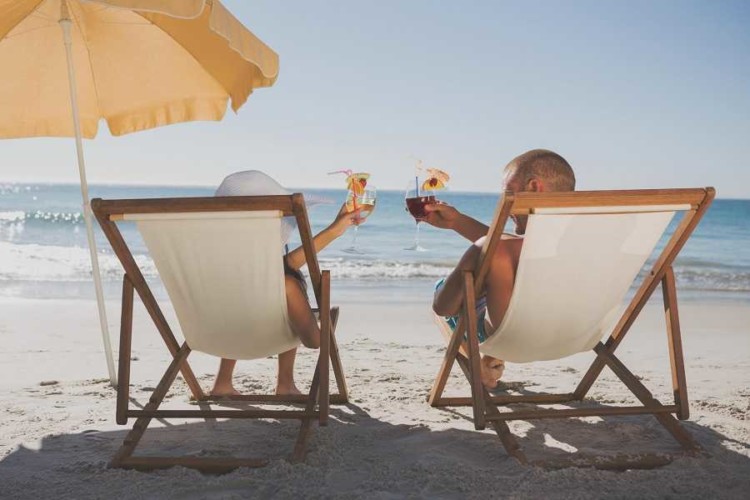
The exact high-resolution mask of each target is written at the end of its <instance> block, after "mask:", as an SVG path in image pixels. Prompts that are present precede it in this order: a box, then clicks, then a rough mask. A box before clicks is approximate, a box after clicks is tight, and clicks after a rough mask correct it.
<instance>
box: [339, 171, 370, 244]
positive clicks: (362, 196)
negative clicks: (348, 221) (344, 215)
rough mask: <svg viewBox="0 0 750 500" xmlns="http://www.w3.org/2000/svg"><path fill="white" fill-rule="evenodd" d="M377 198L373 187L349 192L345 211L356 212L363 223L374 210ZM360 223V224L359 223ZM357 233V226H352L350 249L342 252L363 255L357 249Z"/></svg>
mask: <svg viewBox="0 0 750 500" xmlns="http://www.w3.org/2000/svg"><path fill="white" fill-rule="evenodd" d="M377 198H378V191H377V189H376V188H375V186H371V185H369V184H368V185H367V187H365V188H364V190H363V191H362V192H361V193H359V194H355V193H354V192H353V191H349V192H348V193H347V197H346V209H347V210H348V211H350V212H351V211H353V210H357V209H358V208H359V209H360V211H359V218H360V219H361V220H362V221H363V220H364V219H366V218H367V217H369V216H370V214H371V213H372V212H373V210H375V204H376V202H377ZM360 223H361V222H360ZM358 231H359V224H356V225H355V226H354V234H353V235H352V244H351V246H350V247H348V248H345V249H344V251H345V252H348V253H364V252H363V251H361V250H359V249H358V248H357V232H358Z"/></svg>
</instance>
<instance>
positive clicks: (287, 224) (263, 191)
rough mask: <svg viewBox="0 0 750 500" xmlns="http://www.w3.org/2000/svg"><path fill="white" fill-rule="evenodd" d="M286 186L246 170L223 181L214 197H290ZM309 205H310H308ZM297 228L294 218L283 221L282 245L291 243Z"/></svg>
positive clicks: (288, 217) (253, 171)
mask: <svg viewBox="0 0 750 500" xmlns="http://www.w3.org/2000/svg"><path fill="white" fill-rule="evenodd" d="M289 194H292V191H289V190H288V189H286V188H285V187H284V186H282V185H281V184H279V183H278V182H276V180H275V179H273V178H272V177H271V176H269V175H268V174H266V173H265V172H261V171H260V170H244V171H242V172H235V173H233V174H229V175H228V176H226V177H225V178H224V180H223V181H221V184H220V185H219V187H218V188H217V189H216V192H215V193H214V196H271V195H289ZM308 205H309V203H308ZM296 227H297V223H296V221H295V220H294V217H292V216H287V217H284V218H283V219H282V221H281V244H282V246H283V245H286V244H287V243H289V238H290V236H291V235H292V231H294V230H295V228H296Z"/></svg>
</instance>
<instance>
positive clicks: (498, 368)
mask: <svg viewBox="0 0 750 500" xmlns="http://www.w3.org/2000/svg"><path fill="white" fill-rule="evenodd" d="M479 368H480V370H481V372H482V385H484V386H485V387H486V388H487V389H494V388H495V387H497V383H498V381H499V380H500V377H502V376H503V372H504V371H505V361H503V360H502V359H497V358H493V357H492V356H487V355H484V356H482V361H481V362H480V363H479Z"/></svg>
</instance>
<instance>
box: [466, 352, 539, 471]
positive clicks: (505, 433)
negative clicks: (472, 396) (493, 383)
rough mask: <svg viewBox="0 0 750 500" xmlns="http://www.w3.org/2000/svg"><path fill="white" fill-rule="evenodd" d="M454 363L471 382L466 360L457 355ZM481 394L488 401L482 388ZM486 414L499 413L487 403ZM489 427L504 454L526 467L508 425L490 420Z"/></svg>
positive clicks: (520, 450) (492, 405) (526, 461)
mask: <svg viewBox="0 0 750 500" xmlns="http://www.w3.org/2000/svg"><path fill="white" fill-rule="evenodd" d="M456 361H457V362H458V366H459V367H460V368H461V370H462V371H463V372H464V375H465V376H466V379H467V380H469V381H470V382H471V378H470V377H471V370H470V369H469V363H468V361H467V359H466V358H464V357H463V356H462V355H461V354H459V355H458V356H456ZM482 394H483V396H484V398H485V400H489V398H490V394H489V392H487V390H486V389H485V388H484V387H482ZM486 412H487V415H489V416H491V417H492V416H497V415H500V411H499V410H498V409H497V406H495V405H494V404H491V403H488V404H487V405H486ZM490 425H492V428H493V429H494V430H495V433H496V434H497V437H498V438H500V442H501V443H502V444H503V448H505V452H506V453H507V454H508V455H509V456H511V457H513V458H515V459H516V460H518V462H519V463H520V464H522V465H527V464H528V463H529V461H528V459H527V458H526V454H525V453H524V452H523V450H522V449H521V445H519V444H518V440H516V437H515V436H514V435H513V433H512V432H511V431H510V427H508V424H507V423H506V422H504V421H502V420H492V421H491V423H490Z"/></svg>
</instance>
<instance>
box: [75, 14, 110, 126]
mask: <svg viewBox="0 0 750 500" xmlns="http://www.w3.org/2000/svg"><path fill="white" fill-rule="evenodd" d="M70 18H71V19H72V20H73V24H75V25H76V26H77V27H78V31H79V32H80V33H81V40H83V47H84V48H85V49H86V58H87V59H88V60H89V72H90V73H91V80H92V81H93V82H94V95H95V96H96V128H97V129H98V128H99V120H100V119H101V116H102V110H101V109H99V86H98V85H97V84H96V73H94V62H93V60H92V59H91V50H89V44H88V40H87V39H86V36H87V35H86V32H85V31H84V30H83V23H81V22H80V21H79V20H78V18H77V17H76V13H75V10H74V9H70ZM77 91H78V89H76V92H77Z"/></svg>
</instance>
